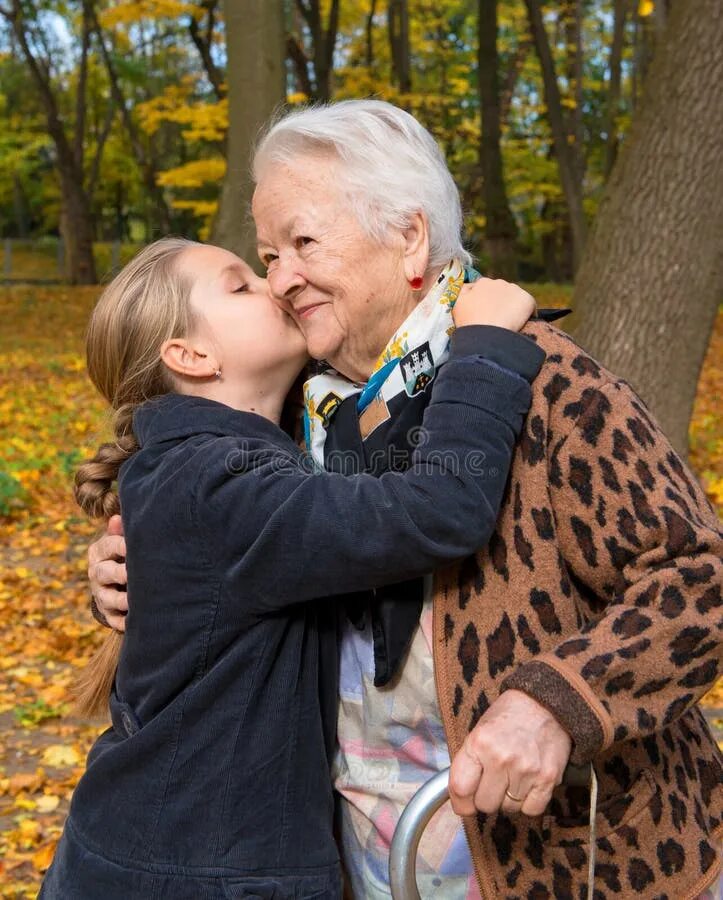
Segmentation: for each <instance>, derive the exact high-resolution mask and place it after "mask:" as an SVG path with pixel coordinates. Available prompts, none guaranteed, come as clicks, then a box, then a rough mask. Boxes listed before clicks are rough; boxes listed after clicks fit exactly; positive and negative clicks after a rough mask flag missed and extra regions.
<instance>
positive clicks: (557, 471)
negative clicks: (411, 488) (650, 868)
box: [503, 382, 723, 763]
mask: <svg viewBox="0 0 723 900" xmlns="http://www.w3.org/2000/svg"><path fill="white" fill-rule="evenodd" d="M593 394H594V396H593V397H591V399H590V402H589V404H588V408H587V409H583V410H582V412H581V415H580V416H579V418H578V419H577V422H576V425H575V427H574V428H573V429H572V431H571V432H570V433H569V434H568V435H567V437H566V439H565V440H564V441H563V442H561V444H560V445H559V447H558V449H557V450H556V451H553V455H552V461H551V464H550V482H551V487H550V490H551V497H552V505H553V512H554V516H555V522H556V527H557V529H558V540H559V547H560V550H561V553H562V556H563V559H564V562H565V564H566V566H567V568H568V570H569V571H570V572H571V574H572V575H573V577H574V580H575V581H576V584H577V585H578V587H579V590H580V592H581V594H582V595H583V596H586V598H587V599H588V602H590V601H591V599H592V600H593V601H594V602H592V603H591V605H592V607H593V608H594V606H595V605H597V607H598V613H597V615H596V616H595V617H594V618H592V620H591V621H589V622H587V623H585V624H584V625H583V626H582V627H581V628H580V630H579V631H578V632H577V633H576V634H572V635H567V636H566V639H565V640H564V641H563V642H561V643H560V644H559V645H558V646H557V647H556V648H555V649H554V650H553V651H551V652H548V653H546V654H543V655H541V656H539V657H536V658H535V659H534V660H532V661H530V662H529V663H526V664H524V665H522V666H520V667H519V668H518V669H516V670H515V672H513V673H512V674H511V675H510V676H509V677H508V678H506V679H505V681H504V682H503V689H505V690H506V689H510V688H516V689H518V690H522V691H524V692H525V693H527V694H529V695H530V696H532V697H533V698H534V699H536V700H538V702H540V703H541V704H542V705H543V706H546V707H547V708H548V709H549V710H550V711H551V712H552V713H553V714H554V715H555V716H556V717H557V719H558V720H559V721H560V722H561V724H562V725H563V726H564V727H565V728H566V730H567V731H568V733H569V734H570V735H571V737H572V739H573V742H574V746H573V753H572V757H571V758H572V760H573V762H577V763H584V762H587V761H588V760H590V759H592V758H593V757H594V756H595V755H597V754H598V753H599V752H600V751H601V750H604V749H605V748H606V747H608V746H609V745H610V744H611V743H613V742H614V741H618V740H624V739H628V738H636V737H637V738H643V739H644V738H645V737H646V736H647V735H649V734H650V733H651V732H653V731H656V730H659V729H660V728H661V727H663V726H665V725H667V724H668V723H670V722H671V721H673V720H674V719H676V718H677V717H679V716H680V715H682V714H683V713H684V712H685V710H687V709H688V708H689V707H690V706H691V705H692V704H694V703H695V702H696V701H697V700H699V699H700V697H702V695H703V694H704V693H705V692H706V691H707V690H708V689H709V688H710V687H711V686H712V685H713V684H714V683H715V681H716V678H717V676H718V673H719V671H720V663H721V631H722V625H723V619H722V617H721V608H720V605H721V576H722V574H723V562H722V559H721V557H722V556H723V534H722V533H721V527H720V522H719V521H718V519H717V517H716V515H715V513H714V512H713V510H712V509H711V507H710V504H709V503H708V501H707V499H706V497H705V495H704V494H703V492H702V490H701V489H700V487H699V486H698V485H697V484H696V483H695V480H694V478H693V476H692V475H691V474H690V472H689V471H688V470H687V469H686V467H685V466H684V464H683V463H682V462H681V460H680V458H679V457H678V456H677V454H676V453H675V452H674V451H673V449H672V448H671V446H670V444H669V442H668V440H667V438H666V437H665V435H664V434H663V433H662V432H661V431H660V429H659V427H658V426H657V425H656V423H655V422H654V421H653V420H652V419H651V418H650V416H649V414H648V412H647V410H646V409H645V407H644V406H643V405H642V403H641V402H640V400H639V399H638V398H637V397H636V396H635V394H634V393H633V392H632V391H631V389H630V388H629V387H628V385H627V384H625V383H624V382H615V383H609V384H607V385H606V386H604V387H602V388H601V389H600V391H599V392H593ZM601 413H603V414H604V417H605V424H604V426H601V422H602V420H601V418H600V416H601Z"/></svg>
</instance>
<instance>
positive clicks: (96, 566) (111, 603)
mask: <svg viewBox="0 0 723 900" xmlns="http://www.w3.org/2000/svg"><path fill="white" fill-rule="evenodd" d="M125 555H126V542H125V538H124V537H123V523H122V521H121V517H120V516H111V518H110V519H109V520H108V525H107V528H106V532H105V534H104V535H103V536H102V537H101V538H99V539H98V540H97V541H94V543H92V544H91V545H90V547H89V548H88V580H89V581H90V591H91V594H92V596H93V599H94V601H95V604H96V606H97V608H98V611H99V613H100V614H101V615H102V616H103V618H105V620H106V622H107V623H108V625H109V626H110V627H111V628H114V629H115V630H116V631H125V628H126V614H127V613H128V596H127V594H126V592H125V591H124V590H123V588H122V586H123V585H125V584H127V582H128V577H127V574H126V567H125Z"/></svg>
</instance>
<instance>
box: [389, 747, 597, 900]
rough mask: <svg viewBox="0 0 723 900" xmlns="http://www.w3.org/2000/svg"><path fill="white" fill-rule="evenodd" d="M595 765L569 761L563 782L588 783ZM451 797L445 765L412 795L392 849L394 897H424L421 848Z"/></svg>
mask: <svg viewBox="0 0 723 900" xmlns="http://www.w3.org/2000/svg"><path fill="white" fill-rule="evenodd" d="M591 771H592V769H591V766H590V764H589V763H588V764H587V765H584V766H576V765H573V764H572V763H568V765H567V768H566V769H565V771H564V773H563V776H562V783H563V784H566V785H568V786H569V787H588V785H589V784H590V774H591ZM448 798H449V769H445V770H444V771H443V772H440V773H439V774H438V775H435V776H434V778H430V779H429V781H428V782H426V784H423V785H422V787H421V788H420V789H419V790H418V791H417V793H416V794H415V795H414V796H413V797H412V799H411V800H410V801H409V803H408V804H407V806H406V807H405V809H404V812H403V813H402V814H401V816H400V817H399V822H398V823H397V827H396V829H395V831H394V837H393V838H392V846H391V848H390V850H389V884H390V887H391V889H392V898H393V900H421V897H420V895H419V888H418V887H417V849H418V848H419V842H420V840H421V839H422V833H423V831H424V829H425V828H426V827H427V825H428V824H429V820H430V819H431V818H432V816H433V815H434V814H435V813H436V812H437V810H438V809H439V807H440V806H442V804H443V803H444V802H445V801H446V800H447V799H448Z"/></svg>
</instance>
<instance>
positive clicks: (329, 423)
mask: <svg viewBox="0 0 723 900" xmlns="http://www.w3.org/2000/svg"><path fill="white" fill-rule="evenodd" d="M479 277H480V276H479V273H478V272H475V271H474V269H465V268H464V267H463V266H462V264H461V263H460V262H459V261H458V260H452V261H451V262H450V263H449V265H447V266H446V267H445V269H444V270H443V272H442V273H441V274H440V276H439V278H438V279H437V281H436V282H435V284H434V285H433V287H432V289H431V290H430V291H429V293H428V294H427V295H426V296H425V297H424V299H422V300H421V301H420V302H419V303H418V304H417V306H416V307H415V308H414V310H413V311H412V313H410V315H409V316H408V317H407V319H406V320H405V321H404V322H403V323H402V325H401V326H400V327H399V328H398V329H397V331H396V332H395V333H394V334H393V335H392V338H391V340H390V341H389V343H388V344H387V346H386V347H385V348H384V350H383V351H382V353H381V355H380V356H379V359H378V360H377V362H376V364H375V366H374V369H373V371H372V374H371V376H370V378H369V381H368V382H367V383H366V384H355V383H353V382H351V381H349V380H348V379H346V378H344V376H343V375H340V374H339V373H338V372H336V371H335V370H334V369H331V368H328V367H327V368H326V369H325V370H323V371H322V372H321V373H320V374H319V375H315V376H314V377H312V378H310V379H309V380H308V381H307V382H306V384H305V385H304V405H305V414H304V433H305V437H306V446H307V449H308V450H309V451H310V453H311V455H312V457H313V459H314V461H315V462H316V463H317V465H318V466H319V467H320V468H325V469H327V470H330V471H338V472H343V473H344V474H347V475H349V474H353V473H358V472H371V473H372V474H374V475H381V474H382V472H386V471H390V470H396V471H404V470H405V469H407V468H408V467H409V464H410V462H411V455H412V453H413V451H414V444H415V440H416V436H417V435H418V432H419V426H420V425H421V422H422V416H423V415H424V410H425V408H426V406H427V404H428V403H429V398H430V394H431V385H432V384H433V382H434V378H435V376H436V374H437V370H438V369H439V366H441V365H442V364H443V363H444V362H445V361H446V360H447V358H448V357H449V342H450V337H451V334H452V332H453V331H454V321H453V319H452V309H453V307H454V304H455V301H456V300H457V297H458V296H459V292H460V290H461V288H462V285H463V284H464V283H465V281H474V280H476V279H477V278H479ZM422 598H423V579H421V578H416V579H413V580H412V581H406V582H403V583H400V584H394V585H389V586H387V587H383V588H379V589H378V590H376V591H373V592H367V591H364V592H360V593H359V594H354V595H349V596H348V597H347V598H345V606H346V610H347V615H348V616H349V618H350V619H351V620H352V622H354V623H355V624H357V625H358V626H359V627H363V626H364V623H365V620H366V615H367V614H369V615H370V616H371V624H372V635H373V639H374V660H375V677H374V683H375V685H377V687H380V686H382V685H385V684H387V683H388V682H389V680H390V679H391V678H392V676H393V675H394V672H395V671H396V669H397V667H398V665H399V663H400V662H401V660H402V658H403V656H404V654H405V653H406V651H407V648H408V646H409V643H410V641H411V638H412V635H413V633H414V628H415V627H416V625H417V623H418V622H419V615H420V613H421V610H422Z"/></svg>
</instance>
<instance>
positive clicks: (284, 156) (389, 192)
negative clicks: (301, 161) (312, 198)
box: [253, 100, 472, 267]
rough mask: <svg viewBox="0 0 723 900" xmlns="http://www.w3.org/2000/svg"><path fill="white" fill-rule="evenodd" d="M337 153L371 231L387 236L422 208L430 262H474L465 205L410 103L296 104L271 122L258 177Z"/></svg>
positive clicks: (352, 198)
mask: <svg viewBox="0 0 723 900" xmlns="http://www.w3.org/2000/svg"><path fill="white" fill-rule="evenodd" d="M320 153H321V154H324V153H327V154H328V153H332V154H334V155H335V156H336V157H337V158H338V159H339V161H340V163H341V165H340V170H339V175H340V178H341V183H340V184H338V186H339V187H340V188H341V189H342V190H345V191H346V193H347V194H348V199H349V202H350V203H351V205H352V208H353V210H354V212H355V214H356V216H357V218H358V220H359V223H360V224H361V226H362V228H363V229H364V230H365V231H366V233H367V234H368V235H369V236H370V237H372V238H375V239H376V240H378V241H380V242H383V241H384V239H385V237H386V236H387V235H388V233H389V230H390V229H394V228H398V229H404V228H406V227H408V225H409V222H410V217H411V216H412V215H414V214H415V213H418V212H421V213H423V214H424V216H425V217H426V219H427V222H428V225H429V243H430V247H429V266H430V267H432V266H443V265H445V264H446V263H447V262H449V260H450V259H452V258H453V257H456V258H457V259H460V260H461V261H462V262H463V263H467V264H469V263H471V261H472V257H471V256H470V254H469V253H468V252H467V250H465V248H464V246H463V244H462V238H461V232H462V206H461V203H460V199H459V192H458V191H457V187H456V185H455V183H454V180H453V179H452V175H451V174H450V171H449V169H448V168H447V164H446V162H445V159H444V156H443V155H442V151H441V150H440V149H439V147H438V146H437V143H436V141H435V140H434V138H433V137H432V135H431V134H430V133H429V132H428V131H427V130H426V128H424V127H423V126H422V125H420V124H419V122H417V120H416V119H415V118H414V117H413V116H411V115H410V114H409V113H408V112H405V111H404V110H403V109H399V107H397V106H393V105H392V104H391V103H385V102H384V101H382V100H342V101H340V102H338V103H330V104H327V105H323V106H311V107H307V108H305V109H301V110H295V111H293V112H290V113H287V114H286V115H284V116H282V118H280V119H277V120H276V121H272V123H271V124H270V125H269V126H268V128H267V130H266V131H265V133H264V134H263V135H262V136H261V139H260V140H259V143H258V145H257V147H256V152H255V154H254V160H253V178H254V181H255V182H256V183H258V182H259V180H260V178H261V177H262V174H263V171H264V170H265V169H266V167H267V166H268V165H269V164H270V163H279V162H280V163H286V164H287V165H293V163H294V161H295V160H296V159H298V158H299V156H313V155H316V154H320Z"/></svg>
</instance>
